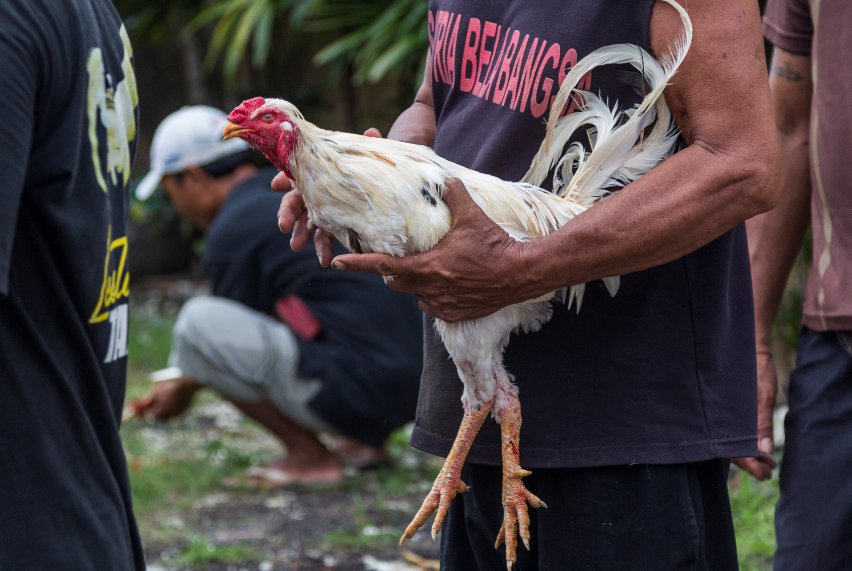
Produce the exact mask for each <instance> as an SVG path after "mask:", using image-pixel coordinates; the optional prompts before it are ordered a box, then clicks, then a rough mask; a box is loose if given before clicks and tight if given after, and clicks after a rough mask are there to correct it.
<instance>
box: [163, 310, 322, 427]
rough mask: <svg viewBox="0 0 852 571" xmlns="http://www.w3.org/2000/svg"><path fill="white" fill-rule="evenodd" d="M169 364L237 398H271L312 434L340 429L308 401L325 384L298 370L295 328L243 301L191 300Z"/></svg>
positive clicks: (180, 321) (180, 318) (182, 314)
mask: <svg viewBox="0 0 852 571" xmlns="http://www.w3.org/2000/svg"><path fill="white" fill-rule="evenodd" d="M173 333H174V338H173V341H172V351H171V355H170V356H169V364H170V365H172V366H175V367H179V368H180V369H181V370H182V371H183V373H184V375H185V376H187V377H190V378H192V379H195V380H196V381H198V382H199V383H202V384H203V385H205V386H208V387H210V388H212V389H214V390H216V391H217V392H219V393H221V394H222V395H223V396H224V397H225V398H227V399H229V400H232V401H237V402H268V403H270V404H272V405H273V406H275V408H277V409H278V410H279V411H280V412H281V414H282V415H284V416H285V417H287V418H288V419H290V420H292V421H293V422H295V423H297V424H299V425H300V426H302V427H304V428H306V429H308V430H310V431H312V432H332V433H333V432H334V431H333V430H332V429H331V428H330V427H329V425H328V424H327V423H326V422H325V421H323V420H322V419H321V418H319V417H318V416H317V415H316V414H314V413H313V412H312V411H311V410H310V409H309V408H308V403H309V402H310V401H311V399H313V398H314V396H316V394H317V393H318V392H319V390H320V388H321V387H322V383H321V382H320V381H319V380H316V379H303V378H300V377H299V376H298V374H297V371H298V365H299V346H298V344H297V343H296V337H295V336H294V334H293V332H292V331H290V328H289V327H287V326H286V325H284V324H283V323H281V322H280V321H277V320H275V319H273V318H272V317H270V316H268V315H266V314H263V313H260V312H257V311H254V310H253V309H250V308H248V307H246V306H245V305H243V304H241V303H237V302H235V301H231V300H229V299H225V298H220V297H211V296H199V297H196V298H193V299H190V300H189V301H188V302H186V304H184V306H183V307H182V308H181V310H180V313H179V314H178V318H177V321H176V322H175V326H174V332H173Z"/></svg>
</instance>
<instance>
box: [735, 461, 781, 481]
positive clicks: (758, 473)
mask: <svg viewBox="0 0 852 571" xmlns="http://www.w3.org/2000/svg"><path fill="white" fill-rule="evenodd" d="M734 464H736V465H737V466H739V467H740V468H742V469H743V470H745V471H746V472H748V473H749V474H751V475H752V476H754V478H755V479H757V480H760V481H761V482H763V481H764V480H768V479H769V478H771V477H772V469H773V468H774V467H775V463H774V462H773V463H772V464H771V465H770V464H767V463H765V462H762V461H761V460H760V459H758V458H737V459H735V460H734Z"/></svg>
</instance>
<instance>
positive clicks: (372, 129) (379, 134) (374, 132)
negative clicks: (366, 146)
mask: <svg viewBox="0 0 852 571" xmlns="http://www.w3.org/2000/svg"><path fill="white" fill-rule="evenodd" d="M364 136H366V137H377V138H379V139H381V137H382V132H381V131H379V130H378V129H376V128H375V127H370V128H369V129H367V130H366V131H364Z"/></svg>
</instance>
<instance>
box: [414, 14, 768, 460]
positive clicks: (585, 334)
mask: <svg viewBox="0 0 852 571" xmlns="http://www.w3.org/2000/svg"><path fill="white" fill-rule="evenodd" d="M652 4H653V2H651V1H650V0H642V1H638V0H622V1H607V2H580V1H569V2H565V1H561V0H550V1H545V2H520V1H518V2H510V1H500V2H493V1H486V0H481V1H467V0H466V1H460V0H433V1H432V2H430V4H429V33H430V39H431V46H432V54H433V61H432V91H433V95H434V104H435V114H436V119H437V133H436V139H435V150H436V151H437V153H438V154H439V155H441V156H443V157H446V158H448V159H450V160H452V161H455V162H457V163H460V164H462V165H465V166H468V167H471V168H473V169H476V170H478V171H482V172H486V173H490V174H494V175H497V176H499V177H501V178H504V179H507V180H520V178H521V177H522V176H523V175H524V173H525V172H526V170H527V168H528V167H529V164H530V161H531V159H532V157H533V155H534V154H535V152H536V151H537V150H538V147H539V145H540V143H541V140H542V139H543V137H544V119H545V118H546V117H547V112H548V111H549V105H550V100H551V99H552V97H553V96H554V95H555V92H556V90H557V85H558V82H559V81H560V80H561V79H562V78H563V77H564V75H563V72H564V69H565V68H566V67H567V68H570V66H571V65H573V64H574V63H576V61H577V60H578V59H581V58H582V57H584V56H585V55H587V54H589V53H590V52H592V51H593V50H595V49H597V48H599V47H602V46H605V45H609V44H614V43H622V42H629V43H633V44H637V45H640V46H642V47H644V48H645V49H649V29H650V17H651V10H652ZM673 39H674V38H673ZM560 70H563V71H560ZM622 79H623V75H622V74H620V73H617V72H616V70H615V69H599V70H594V71H593V72H592V77H591V87H590V88H589V86H588V84H587V83H584V84H583V85H581V87H583V88H586V89H590V90H591V91H592V92H596V93H597V92H600V93H602V94H603V96H605V97H606V98H607V99H608V101H609V102H610V104H615V103H616V102H618V104H619V105H621V106H622V107H625V106H630V105H632V104H633V103H635V102H636V101H638V99H639V95H638V94H637V93H636V92H635V91H634V89H633V88H632V87H630V86H629V85H628V84H627V83H625V82H623V81H622ZM565 255H571V253H570V252H566V253H565ZM424 347H425V355H424V375H423V379H422V381H421V392H420V399H419V401H418V410H417V419H416V421H415V429H414V433H413V435H412V444H413V445H415V446H417V447H418V448H422V449H424V450H427V451H430V452H433V453H436V454H441V455H446V453H447V452H448V450H449V447H450V444H451V443H452V440H453V437H454V435H455V432H456V430H457V428H458V425H459V421H460V419H461V414H462V406H461V403H460V397H461V390H462V386H461V383H460V382H459V380H458V377H457V374H456V371H455V367H454V365H453V363H452V361H450V360H449V359H448V356H447V353H446V351H445V349H444V347H443V345H442V344H441V341H440V339H439V338H438V337H437V336H436V335H435V334H434V330H433V328H432V327H431V324H430V323H428V322H427V323H426V326H425V341H424ZM754 361H755V359H754V332H753V310H752V301H751V284H750V274H749V267H748V256H747V250H746V240H745V231H744V227H743V226H742V225H740V226H738V227H736V228H735V229H733V230H732V231H730V232H728V233H726V234H725V235H723V236H722V237H720V238H718V239H717V240H715V241H713V242H711V243H710V244H708V245H707V246H705V247H703V248H701V249H699V250H698V251H696V252H694V253H692V254H690V255H688V256H685V257H684V258H681V259H679V260H676V261H673V262H671V263H668V264H665V265H663V266H659V267H655V268H652V269H649V270H647V271H643V272H638V273H634V274H630V275H626V276H623V277H622V279H621V287H620V289H619V291H618V294H617V295H616V296H615V297H614V298H611V297H610V296H609V294H608V293H607V292H606V291H605V288H604V286H603V284H602V282H600V281H598V282H595V283H591V284H588V285H587V289H586V294H585V298H584V300H583V305H582V309H581V310H580V312H579V313H577V312H575V311H574V310H573V309H572V310H570V311H568V310H566V309H565V308H564V307H562V306H557V307H555V308H554V316H553V319H552V320H551V321H550V322H548V323H547V324H546V325H545V326H544V327H543V328H542V329H541V331H539V332H537V333H534V334H526V335H525V334H518V335H513V336H512V338H511V340H510V342H509V345H508V348H507V350H506V365H507V368H508V371H509V372H510V373H511V374H513V375H515V378H516V382H517V385H518V387H519V390H520V395H519V396H520V401H521V407H522V412H523V419H524V421H523V427H522V429H521V459H522V463H523V465H524V466H525V467H580V466H599V465H616V464H630V463H678V462H691V461H699V460H705V459H709V458H716V457H737V456H748V455H753V454H754V453H755V427H756V418H755V416H756V400H755V386H756V383H755V365H754ZM469 458H470V460H471V461H473V462H477V463H486V464H497V463H499V461H500V448H499V430H498V429H497V426H496V425H495V423H493V422H487V423H486V424H485V426H484V427H483V429H482V431H481V433H480V435H479V436H478V438H477V439H476V443H475V445H474V447H473V450H472V451H471V453H470V456H469Z"/></svg>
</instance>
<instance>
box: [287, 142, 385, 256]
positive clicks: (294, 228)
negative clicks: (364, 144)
mask: <svg viewBox="0 0 852 571" xmlns="http://www.w3.org/2000/svg"><path fill="white" fill-rule="evenodd" d="M364 135H365V136H367V137H381V136H382V134H381V132H379V130H378V129H374V128H370V129H367V130H366V131H364ZM272 190H274V191H275V192H283V193H285V194H284V196H282V197H281V205H280V206H279V207H278V229H279V230H281V232H282V233H284V234H288V233H290V234H291V235H290V247H291V248H293V250H295V251H297V252H298V251H299V250H301V249H302V248H304V247H305V246H306V245H307V244H308V241H309V240H310V239H311V236H313V239H314V248H315V249H316V252H317V258H318V259H319V262H320V265H321V266H322V267H324V268H327V267H328V266H329V265H330V264H331V248H332V245H333V244H334V236H332V235H331V234H329V233H328V232H326V231H325V230H322V229H321V228H317V227H316V226H314V225H313V224H312V223H311V222H310V221H309V220H308V209H307V208H306V207H305V199H304V197H303V195H302V191H301V190H299V189H298V188H296V187H295V186H293V183H292V181H291V180H290V179H289V178H287V175H286V174H284V173H283V172H280V173H278V174H277V175H275V178H274V179H272Z"/></svg>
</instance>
